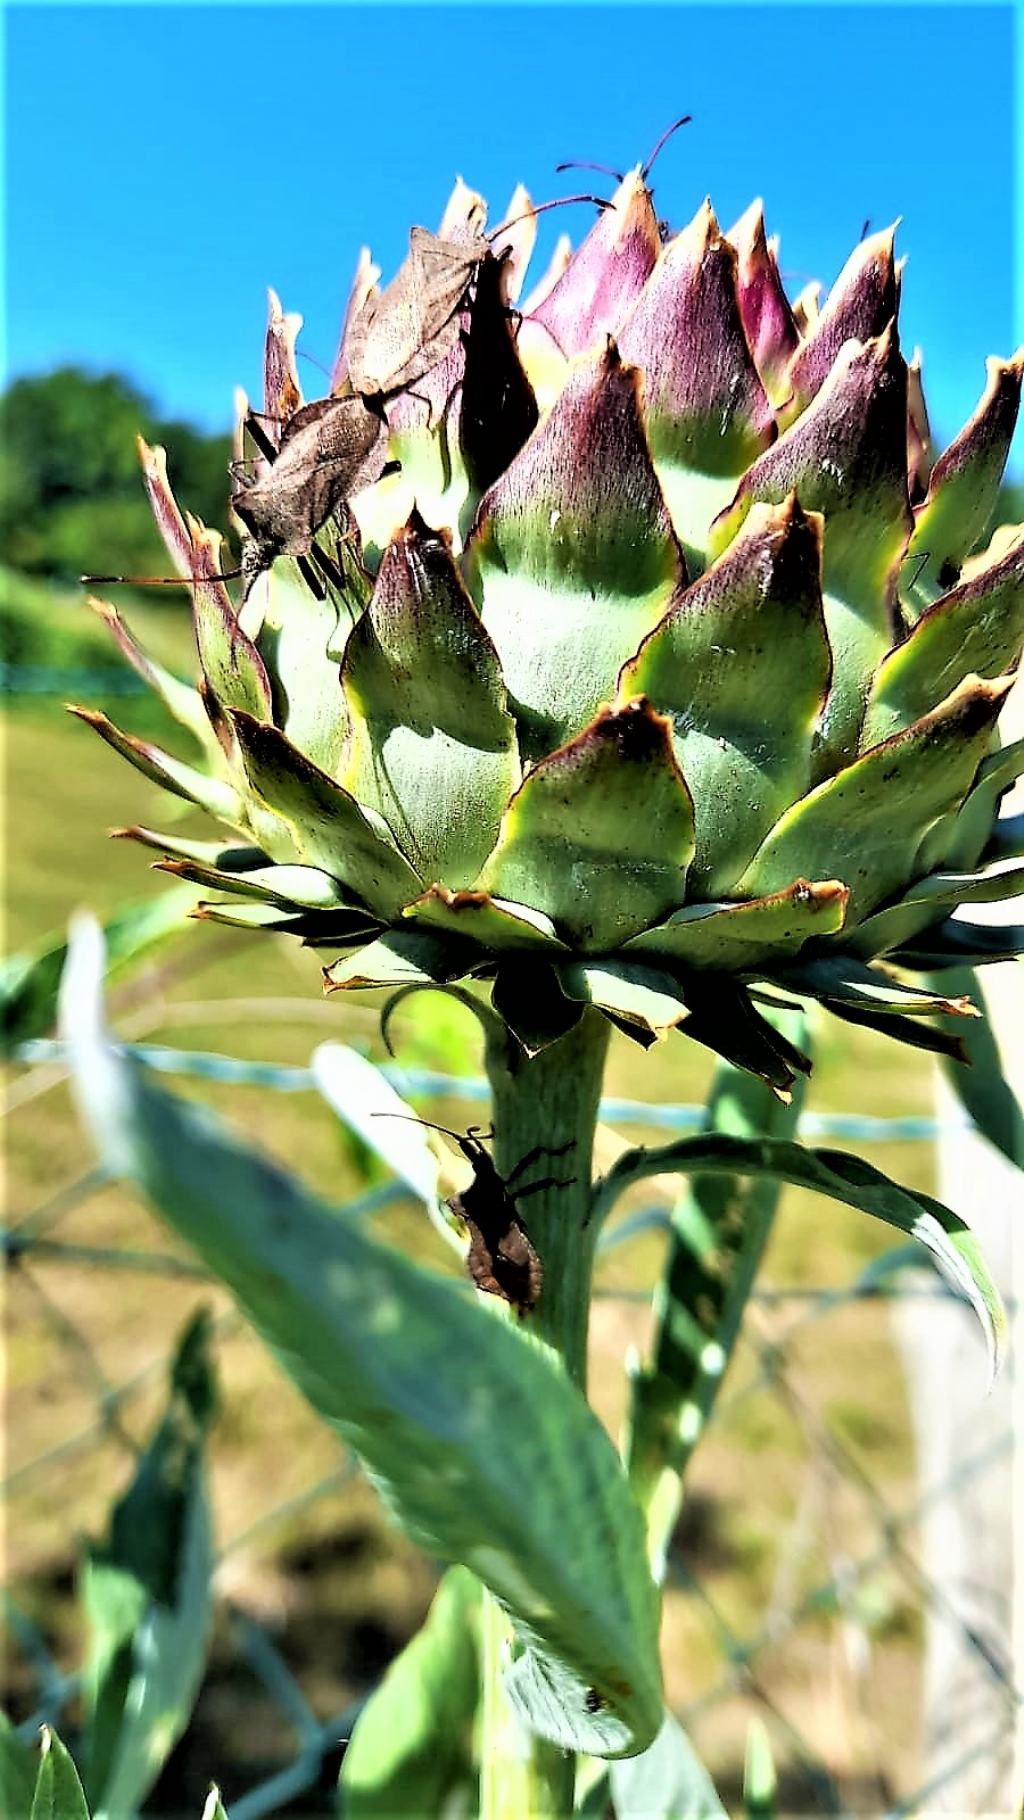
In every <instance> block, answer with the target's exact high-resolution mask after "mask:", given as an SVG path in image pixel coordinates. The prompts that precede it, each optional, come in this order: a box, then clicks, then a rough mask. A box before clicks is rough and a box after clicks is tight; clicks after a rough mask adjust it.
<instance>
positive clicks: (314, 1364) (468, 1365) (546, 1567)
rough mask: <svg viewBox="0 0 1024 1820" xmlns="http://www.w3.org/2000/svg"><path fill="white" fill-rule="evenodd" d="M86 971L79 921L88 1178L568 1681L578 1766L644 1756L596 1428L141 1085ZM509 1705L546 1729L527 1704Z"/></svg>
mask: <svg viewBox="0 0 1024 1820" xmlns="http://www.w3.org/2000/svg"><path fill="white" fill-rule="evenodd" d="M101 974H102V952H101V945H100V943H99V941H98V932H97V930H96V928H95V925H88V926H85V927H83V928H82V929H80V930H79V931H78V932H77V934H76V936H75V938H74V940H73V943H72V953H71V959H70V962H69V967H68V973H67V977H66V982H65V988H64V991H63V994H62V1003H63V1007H64V1019H65V1025H66V1030H67V1037H68V1043H69V1050H70V1054H71V1059H72V1065H73V1069H74V1074H75V1078H76V1084H77V1090H78V1097H79V1100H80V1104H81V1107H82V1111H83V1113H84V1115H85V1118H86V1120H87V1122H88V1123H89V1125H90V1126H91V1127H92V1130H93V1132H94V1134H95V1137H96V1139H97V1141H98V1143H99V1145H100V1147H101V1151H102V1153H103V1155H104V1157H105V1160H106V1162H107V1164H108V1166H109V1167H110V1168H111V1169H112V1170H113V1171H114V1172H116V1173H120V1174H123V1175H126V1176H128V1177H130V1178H131V1179H132V1180H134V1181H135V1182H136V1183H137V1184H138V1185H139V1187H140V1188H142V1189H143V1191H144V1192H145V1193H146V1194H147V1195H148V1196H149V1198H150V1199H151V1200H152V1202H153V1203H154V1205H155V1206H156V1208H157V1209H158V1211H159V1212H160V1213H161V1214H162V1215H163V1217H164V1218H165V1219H166V1220H167V1221H168V1223H169V1224H170V1225H171V1226H172V1227H173V1229H174V1230H175V1231H176V1232H177V1233H178V1234H179V1235H180V1236H182V1237H183V1238H185V1239H186V1241H187V1242H188V1243H189V1244H191V1245H192V1246H194V1247H195V1249H196V1250H197V1251H198V1252H199V1254H200V1256H201V1257H202V1258H203V1259H204V1261H205V1262H206V1264H207V1265H208V1266H209V1267H210V1268H211V1269H212V1270H213V1271H214V1273H215V1274H216V1275H218V1276H219V1277H220V1278H221V1279H222V1280H223V1281H224V1282H225V1283H226V1284H227V1285H228V1286H229V1287H230V1288H231V1290H232V1291H233V1293H234V1294H235V1296H236V1297H237V1299H238V1301H239V1303H240V1304H241V1307H242V1308H243V1310H244V1312H245V1314H246V1315H247V1317H248V1318H249V1320H250V1321H251V1322H252V1324H253V1325H254V1327H255V1328H256V1329H257V1331H258V1332H259V1333H260V1334H261V1335H262V1336H263V1338H264V1339H265V1340H266V1341H267V1343H268V1344H269V1345H270V1347H271V1349H272V1350H273V1351H274V1352H275V1353H276V1355H277V1356H278V1358H279V1359H280V1360H281V1362H282V1364H283V1365H284V1366H285V1369H286V1370H287V1371H288V1372H289V1374H290V1375H291V1377H292V1378H293V1379H294V1381H295V1382H296V1384H297V1385H298V1386H299V1388H300V1389H301V1390H302V1391H303V1393H304V1394H305V1396H306V1397H307V1398H308V1400H309V1401H310V1402H311V1403H312V1405H313V1407H314V1408H315V1409H316V1410H317V1411H318V1413H319V1414H320V1415H322V1416H323V1417H324V1419H325V1420H326V1421H328V1422H329V1423H330V1424H331V1426H333V1427H335V1428H336V1429H337V1430H338V1431H339V1432H340V1433H341V1434H342V1436H343V1437H344V1439H345V1440H346V1441H348V1442H349V1443H350V1444H351V1445H352V1447H353V1448H354V1449H355V1450H356V1451H357V1452H358V1453H359V1454H360V1455H361V1456H362V1458H363V1460H364V1462H365V1464H366V1466H367V1468H368V1470H369V1472H370V1474H371V1475H372V1477H373V1478H374V1480H375V1482H376V1483H377V1485H378V1486H379V1488H380V1490H381V1492H382V1494H383V1495H384V1497H385V1499H386V1500H387V1502H388V1503H389V1504H390V1506H391V1507H392V1509H393V1510H394V1512H395V1514H396V1515H397V1516H398V1517H399V1519H400V1520H401V1522H402V1523H403V1525H404V1526H405V1528H406V1529H407V1531H408V1532H409V1533H410V1535H411V1536H412V1537H413V1538H414V1540H416V1541H418V1542H419V1543H420V1544H421V1545H422V1546H423V1547H425V1548H426V1549H428V1550H429V1551H430V1552H431V1553H432V1554H435V1555H437V1556H439V1557H440V1558H441V1559H443V1560H446V1561H450V1562H461V1563H463V1564H465V1565H467V1566H469V1567H470V1568H471V1569H472V1570H473V1572H474V1573H476V1574H477V1575H478V1577H479V1578H480V1579H481V1580H482V1581H483V1582H484V1584H485V1585H487V1586H488V1587H490V1589H491V1591H492V1592H494V1594H495V1595H496V1597H497V1598H498V1599H499V1601H500V1602H501V1603H502V1604H503V1605H504V1606H505V1608H506V1609H507V1611H508V1612H509V1614H510V1616H511V1617H512V1619H513V1622H514V1624H515V1626H516V1629H517V1631H518V1633H519V1635H520V1637H521V1638H523V1639H524V1640H525V1641H526V1643H527V1644H528V1646H529V1648H530V1649H531V1651H532V1652H533V1653H535V1654H536V1655H537V1656H538V1657H539V1658H540V1659H541V1660H542V1661H543V1662H545V1663H546V1664H548V1665H549V1667H550V1670H551V1672H552V1673H556V1672H557V1673H560V1674H561V1675H562V1676H563V1677H569V1676H571V1677H572V1691H571V1699H572V1705H571V1710H564V1711H563V1712H562V1713H561V1714H560V1715H559V1728H558V1731H557V1739H556V1741H558V1742H563V1741H564V1740H565V1738H566V1736H567V1735H568V1736H569V1738H570V1740H571V1744H572V1747H573V1748H575V1749H579V1750H586V1751H588V1752H590V1753H591V1754H592V1755H595V1756H602V1755H603V1756H614V1755H620V1754H624V1753H626V1752H629V1751H634V1752H635V1751H637V1750H642V1749H644V1748H645V1747H646V1745H647V1744H648V1743H649V1742H650V1740H651V1739H652V1738H653V1736H654V1734H655V1731H656V1729H657V1726H658V1724H659V1723H660V1716H661V1692H660V1670H659V1663H658V1649H657V1594H656V1591H655V1588H654V1585H653V1582H652V1580H651V1578H650V1575H649V1573H648V1571H647V1566H646V1561H645V1559H644V1548H643V1530H642V1521H641V1517H640V1512H639V1510H638V1509H637V1507H636V1505H635V1503H634V1502H633V1499H632V1496H631V1494H630V1491H629V1487H628V1484H627V1482H626V1478H625V1475H624V1473H623V1471H622V1467H621V1464H620V1462H619V1459H618V1456H617V1454H616V1452H615V1449H614V1447H613V1445H612V1443H611V1441H610V1439H609V1437H608V1435H607V1433H606V1432H605V1430H604V1429H603V1428H602V1426H601V1424H600V1423H599V1421H598V1420H597V1417H596V1416H595V1415H594V1413H593V1411H592V1410H591V1409H590V1408H589V1407H588V1405H587V1403H586V1402H585V1400H584V1398H583V1397H582V1395H581V1394H580V1392H579V1391H578V1389H577V1388H576V1386H575V1385H574V1384H573V1383H572V1382H571V1381H570V1379H569V1378H568V1376H567V1375H566V1373H565V1372H564V1371H563V1370H562V1369H561V1367H560V1364H559V1362H558V1360H557V1359H556V1358H555V1356H554V1355H553V1354H552V1353H551V1352H550V1351H549V1349H548V1348H547V1347H546V1346H544V1345H543V1344H541V1343H540V1342H539V1341H536V1340H534V1339H533V1338H532V1337H531V1336H530V1335H529V1334H528V1333H527V1332H525V1331H524V1330H523V1329H522V1328H517V1327H514V1326H512V1325H511V1324H510V1323H509V1322H507V1321H505V1320H504V1319H502V1318H500V1317H499V1316H496V1315H495V1314H494V1313H493V1312H492V1311H491V1310H490V1309H489V1308H485V1307H484V1306H482V1305H481V1304H480V1303H478V1302H476V1301H474V1300H472V1299H470V1298H469V1297H468V1296H466V1295H465V1294H464V1293H463V1292H462V1290H461V1287H460V1285H458V1284H457V1283H455V1282H454V1281H450V1280H448V1279H445V1278H442V1277H438V1276H436V1275H433V1274H430V1273H428V1272H426V1271H424V1270H422V1269H420V1268H418V1267H417V1266H415V1265H414V1264H412V1263H410V1262H409V1261H408V1260H407V1259H405V1258H403V1257H401V1256H400V1255H399V1254H398V1253H397V1252H395V1251H393V1250H392V1249H390V1248H388V1247H386V1246H383V1245H381V1244H378V1243H377V1242H376V1241H374V1240H373V1239H370V1238H368V1237H367V1236H366V1235H365V1234H364V1233H362V1232H361V1231H360V1230H359V1229H358V1227H356V1226H354V1225H353V1224H351V1223H350V1222H347V1221H344V1220H339V1219H338V1218H337V1216H336V1215H334V1214H333V1213H331V1212H330V1211H329V1210H328V1209H327V1208H326V1207H324V1206H322V1205H321V1204H320V1203H319V1202H317V1201H315V1200H314V1199H313V1197H312V1196H311V1195H309V1194H308V1193H306V1191H305V1190H304V1189H303V1188H302V1187H301V1186H300V1185H299V1184H298V1183H297V1182H296V1181H295V1180H294V1179H293V1178H291V1177H289V1176H288V1175H286V1174H285V1173H284V1172H283V1171H282V1170H281V1169H279V1168H278V1167H276V1166H275V1165H273V1164H272V1163H271V1162H269V1161H268V1160H267V1159H266V1158H264V1157H263V1156H261V1155H260V1154H259V1153H258V1152H256V1151H254V1150H251V1149H249V1148H248V1147H247V1146H245V1145H243V1144H242V1143H241V1142H240V1141H239V1140H238V1139H237V1138H236V1137H234V1136H233V1135H232V1134H231V1133H230V1132H229V1131H228V1130H227V1129H226V1127H225V1126H224V1125H223V1124H222V1123H221V1122H220V1121H219V1120H217V1119H215V1118H213V1117H212V1116H211V1115H210V1114H209V1113H207V1112H205V1111H203V1110H202V1109H201V1108H198V1107H196V1106H194V1105H190V1104H188V1103H187V1102H185V1101H179V1100H177V1099H175V1098H173V1097H172V1096H170V1095H169V1094H167V1093H165V1092H162V1091H160V1090H159V1089H157V1088H155V1087H154V1086H153V1085H151V1083H150V1082H149V1081H148V1080H147V1079H145V1078H144V1077H143V1074H142V1072H141V1071H140V1070H139V1069H138V1068H137V1067H136V1066H135V1065H134V1063H133V1062H132V1061H131V1060H130V1058H128V1057H126V1056H124V1055H122V1054H120V1053H118V1051H117V1050H116V1049H115V1048H114V1047H113V1046H112V1045H111V1044H110V1042H109V1040H108V1039H107V1037H106V1033H105V1030H104V1028H103V1021H102V1009H101V1000H100V994H99V982H100V978H101ZM565 1684H566V1682H565V1680H563V1686H564V1685H565ZM589 1689H594V1690H596V1693H597V1695H598V1697H599V1700H600V1707H599V1710H598V1711H597V1712H591V1711H590V1706H591V1705H592V1703H593V1702H592V1701H590V1700H588V1698H587V1694H588V1690H589ZM520 1710H521V1711H522V1712H523V1714H524V1717H525V1718H526V1720H527V1721H528V1722H529V1723H532V1724H534V1725H535V1727H536V1728H538V1729H539V1727H540V1725H541V1724H543V1723H545V1717H544V1714H543V1713H541V1712H539V1711H535V1710H534V1709H533V1708H532V1706H531V1705H530V1702H529V1699H528V1698H526V1699H521V1700H520Z"/></svg>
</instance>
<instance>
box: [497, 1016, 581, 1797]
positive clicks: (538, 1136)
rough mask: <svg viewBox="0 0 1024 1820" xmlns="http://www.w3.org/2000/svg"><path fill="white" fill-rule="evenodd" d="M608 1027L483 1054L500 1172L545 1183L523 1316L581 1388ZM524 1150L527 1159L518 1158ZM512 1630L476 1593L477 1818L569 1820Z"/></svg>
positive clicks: (531, 1216) (566, 1784) (558, 1756)
mask: <svg viewBox="0 0 1024 1820" xmlns="http://www.w3.org/2000/svg"><path fill="white" fill-rule="evenodd" d="M609 1035H610V1026H609V1025H608V1023H607V1022H606V1020H605V1019H604V1018H603V1017H600V1016H599V1015H598V1014H597V1013H596V1012H592V1011H589V1010H588V1011H586V1012H585V1013H584V1015H583V1017H582V1019H581V1020H580V1022H579V1024H578V1025H577V1026H576V1028H575V1030H572V1031H570V1032H569V1034H568V1035H567V1036H563V1037H561V1038H560V1039H559V1040H558V1042H556V1043H553V1044H552V1045H551V1047H550V1048H548V1049H544V1050H542V1051H541V1052H540V1054H539V1055H536V1056H534V1057H533V1058H532V1059H531V1060H530V1061H524V1060H522V1058H521V1057H519V1056H517V1055H516V1054H515V1052H514V1051H513V1050H512V1049H511V1047H509V1046H507V1045H506V1040H505V1039H504V1037H503V1036H492V1037H491V1040H490V1041H489V1043H488V1052H487V1073H488V1078H489V1080H490V1085H491V1094H492V1109H493V1119H494V1158H495V1162H496V1164H497V1167H498V1170H499V1172H500V1174H501V1175H502V1176H503V1177H505V1178H506V1179H507V1178H508V1177H509V1176H511V1175H512V1174H513V1172H514V1171H515V1170H516V1169H517V1168H521V1169H522V1174H521V1178H517V1179H516V1181H515V1182H514V1184H513V1187H514V1188H516V1187H520V1186H521V1187H523V1188H526V1187H529V1186H530V1184H531V1183H534V1182H538V1183H539V1182H546V1183H547V1186H545V1187H543V1188H540V1189H539V1190H538V1192H537V1193H536V1194H531V1195H529V1196H526V1197H524V1199H523V1201H522V1212H521V1217H522V1219H523V1222H524V1224H525V1226H526V1228H527V1231H528V1232H529V1235H530V1239H531V1241H532V1243H533V1245H534V1246H535V1248H536V1250H537V1252H538V1254H539V1256H540V1259H541V1262H542V1264H543V1268H544V1281H543V1287H542V1290H541V1294H540V1299H539V1301H538V1303H537V1307H536V1309H535V1310H534V1312H533V1313H532V1314H531V1315H530V1317H529V1320H530V1324H531V1327H532V1329H533V1331H534V1332H536V1333H537V1334H538V1335H540V1337H541V1338H543V1339H544V1340H546V1341H547V1343H548V1345H550V1346H551V1347H553V1348H554V1349H555V1350H556V1351H557V1352H559V1353H560V1355H561V1357H562V1358H563V1359H564V1361H565V1366H566V1370H567V1371H568V1372H569V1374H570V1376H571V1377H572V1378H573V1379H574V1380H575V1382H576V1383H577V1384H578V1385H579V1386H580V1388H581V1390H584V1391H585V1389H586V1377H587V1323H588V1316H589V1312H590V1279H591V1270H592V1266H593V1258H594V1238H595V1234H594V1233H593V1232H592V1230H591V1228H590V1226H589V1224H588V1215H589V1212H590V1190H591V1162H592V1156H593V1148H594V1130H595V1127H596V1124H597V1113H598V1105H599V1103H600V1098H601V1082H602V1078H603V1074H604V1063H605V1056H606V1054H607V1050H608V1039H609ZM538 1147H542V1148H540V1149H539V1148H538ZM532 1151H538V1154H537V1156H536V1158H535V1159H534V1161H533V1162H532V1163H530V1164H529V1165H528V1166H526V1167H522V1165H523V1159H524V1158H526V1157H528V1156H529V1155H530V1153H531V1152H532ZM553 1153H555V1154H553ZM496 1442H497V1444H498V1445H500V1437H496ZM524 1489H525V1488H524ZM566 1546H567V1547H571V1538H570V1537H566ZM509 1639H510V1628H509V1624H508V1620H507V1618H506V1617H505V1614H504V1612H503V1611H502V1609H501V1607H500V1606H499V1605H498V1604H497V1603H496V1601H495V1600H494V1599H492V1597H491V1596H490V1594H489V1593H486V1592H485V1594H484V1648H483V1702H482V1713H483V1724H482V1737H481V1778H480V1816H481V1820H569V1817H570V1816H571V1814H572V1811H573V1792H574V1787H575V1780H576V1760H575V1757H574V1756H573V1754H572V1753H571V1752H567V1751H564V1750H562V1749H561V1748H560V1747H559V1746H558V1745H555V1744H549V1743H547V1742H546V1741H545V1740H544V1739H542V1738H538V1737H537V1736H535V1735H534V1734H532V1733H529V1732H527V1730H526V1729H525V1727H524V1726H523V1724H522V1721H521V1720H520V1719H519V1718H518V1716H517V1714H516V1713H515V1712H514V1711H513V1710H512V1708H511V1706H510V1705H509V1702H508V1699H507V1696H506V1694H505V1689H504V1667H505V1661H506V1655H507V1649H508V1644H509Z"/></svg>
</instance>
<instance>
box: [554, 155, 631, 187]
mask: <svg viewBox="0 0 1024 1820" xmlns="http://www.w3.org/2000/svg"><path fill="white" fill-rule="evenodd" d="M555 169H556V171H601V172H602V173H603V175H604V176H605V177H614V178H615V181H616V183H621V182H622V175H623V174H622V172H621V171H613V170H612V167H611V165H610V164H598V163H597V162H596V160H595V159H593V158H566V159H565V160H564V162H563V163H562V164H556V165H555Z"/></svg>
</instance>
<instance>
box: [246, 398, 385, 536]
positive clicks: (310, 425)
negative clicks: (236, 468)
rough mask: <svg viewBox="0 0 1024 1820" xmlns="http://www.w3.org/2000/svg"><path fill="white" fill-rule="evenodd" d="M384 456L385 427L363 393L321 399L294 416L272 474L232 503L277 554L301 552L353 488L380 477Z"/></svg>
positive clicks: (271, 470) (250, 526)
mask: <svg viewBox="0 0 1024 1820" xmlns="http://www.w3.org/2000/svg"><path fill="white" fill-rule="evenodd" d="M297 419H298V420H301V421H297ZM385 458H386V436H385V430H384V425H383V423H382V422H381V419H380V418H379V417H378V416H376V415H375V414H374V412H372V411H369V410H367V408H366V406H365V405H364V403H363V401H362V399H361V398H338V399H321V400H319V401H318V403H317V404H316V405H307V406H305V407H303V409H302V410H301V411H300V412H298V413H297V414H296V417H295V418H293V419H292V420H291V422H290V423H289V424H288V426H287V433H286V436H285V438H284V439H283V441H282V446H281V453H280V455H279V456H278V459H277V461H276V462H275V463H274V465H273V467H272V468H271V469H270V471H269V473H267V474H265V475H263V476H262V478H261V479H259V480H257V481H254V482H253V484H252V485H251V486H248V487H243V488H242V489H241V490H240V491H239V492H238V493H236V494H235V496H234V499H233V501H232V504H233V506H234V510H235V512H236V513H237V514H238V517H239V518H240V519H241V520H242V523H243V524H244V525H245V526H246V529H247V530H248V531H249V532H250V533H251V534H252V536H253V537H255V538H257V539H258V540H259V541H260V543H261V544H265V545H267V546H269V547H270V548H272V550H273V553H274V554H276V555H281V554H285V555H302V554H304V553H305V552H306V551H307V550H308V549H309V547H310V544H311V543H312V540H313V538H314V537H315V535H316V533H317V531H318V530H319V529H320V527H321V525H322V524H324V523H325V522H326V520H327V519H328V518H329V517H330V516H331V513H332V512H334V511H336V510H337V508H338V507H339V506H340V505H341V504H342V503H343V501H344V500H345V499H347V498H348V496H349V494H350V493H354V492H357V491H358V489H359V488H360V487H362V486H365V485H368V484H369V483H370V482H372V481H373V480H376V479H377V478H378V476H379V474H380V470H381V468H382V467H383V465H384V461H385Z"/></svg>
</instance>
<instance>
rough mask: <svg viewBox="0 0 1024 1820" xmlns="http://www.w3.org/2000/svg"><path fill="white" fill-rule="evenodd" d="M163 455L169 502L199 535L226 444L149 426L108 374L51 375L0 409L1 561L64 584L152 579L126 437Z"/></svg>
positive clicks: (25, 386)
mask: <svg viewBox="0 0 1024 1820" xmlns="http://www.w3.org/2000/svg"><path fill="white" fill-rule="evenodd" d="M138 432H141V433H142V435H144V436H145V437H146V439H147V441H156V442H161V443H163V445H164V447H165V448H166V449H167V454H168V466H169V469H170V473H171V475H172V477H173V480H174V484H175V487H176V489H177V491H178V494H179V497H180V498H181V500H182V501H183V503H184V504H185V505H186V506H187V507H188V509H189V510H190V511H193V512H195V513H196V514H197V515H198V516H199V517H200V518H203V519H204V520H206V522H207V523H210V524H214V525H218V526H221V527H223V526H224V524H225V522H226V517H227V501H228V494H229V482H228V476H227V464H228V460H229V457H230V442H229V438H228V437H226V436H204V435H203V434H201V432H199V431H198V430H195V429H193V428H192V427H191V426H190V425H188V424H184V423H180V422H170V423H166V422H161V421H160V419H159V417H158V416H157V414H156V412H155V410H154V407H153V404H152V402H151V400H149V399H147V398H146V397H145V396H144V394H143V393H141V392H140V391H138V390H137V389H136V387H134V386H133V385H131V384H130V383H129V381H128V380H126V379H123V378H122V377H120V376H119V375H118V374H116V373H106V374H90V373H86V372H83V371H82V370H81V369H80V368H78V367H62V368H58V369H57V370H56V371H54V372H52V373H47V374H44V375H42V376H40V377H32V378H24V379H17V380H15V381H14V382H13V384H12V385H11V386H10V387H9V388H8V390H7V392H6V393H5V394H4V396H3V397H2V398H0V535H2V537H3V545H4V550H5V555H6V560H7V562H8V563H10V564H11V565H12V566H13V567H15V568H19V569H23V570H25V571H26V572H28V573H29V574H35V575H46V576H53V577H59V578H61V579H64V580H71V579H73V578H74V577H76V576H77V575H78V574H80V573H82V572H83V571H90V570H104V571H106V570H111V569H118V570H122V569H123V570H124V571H125V572H128V573H134V572H136V571H139V572H143V573H154V574H163V573H164V572H165V569H166V561H167V558H166V555H165V554H164V552H163V548H162V545H161V543H160V540H159V538H158V537H157V535H156V532H155V530H154V527H153V519H152V514H151V513H150V510H149V507H148V504H147V502H146V497H145V493H144V491H143V487H142V481H141V477H140V474H139V466H138V459H137V456H136V452H135V437H136V434H137V433H138Z"/></svg>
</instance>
